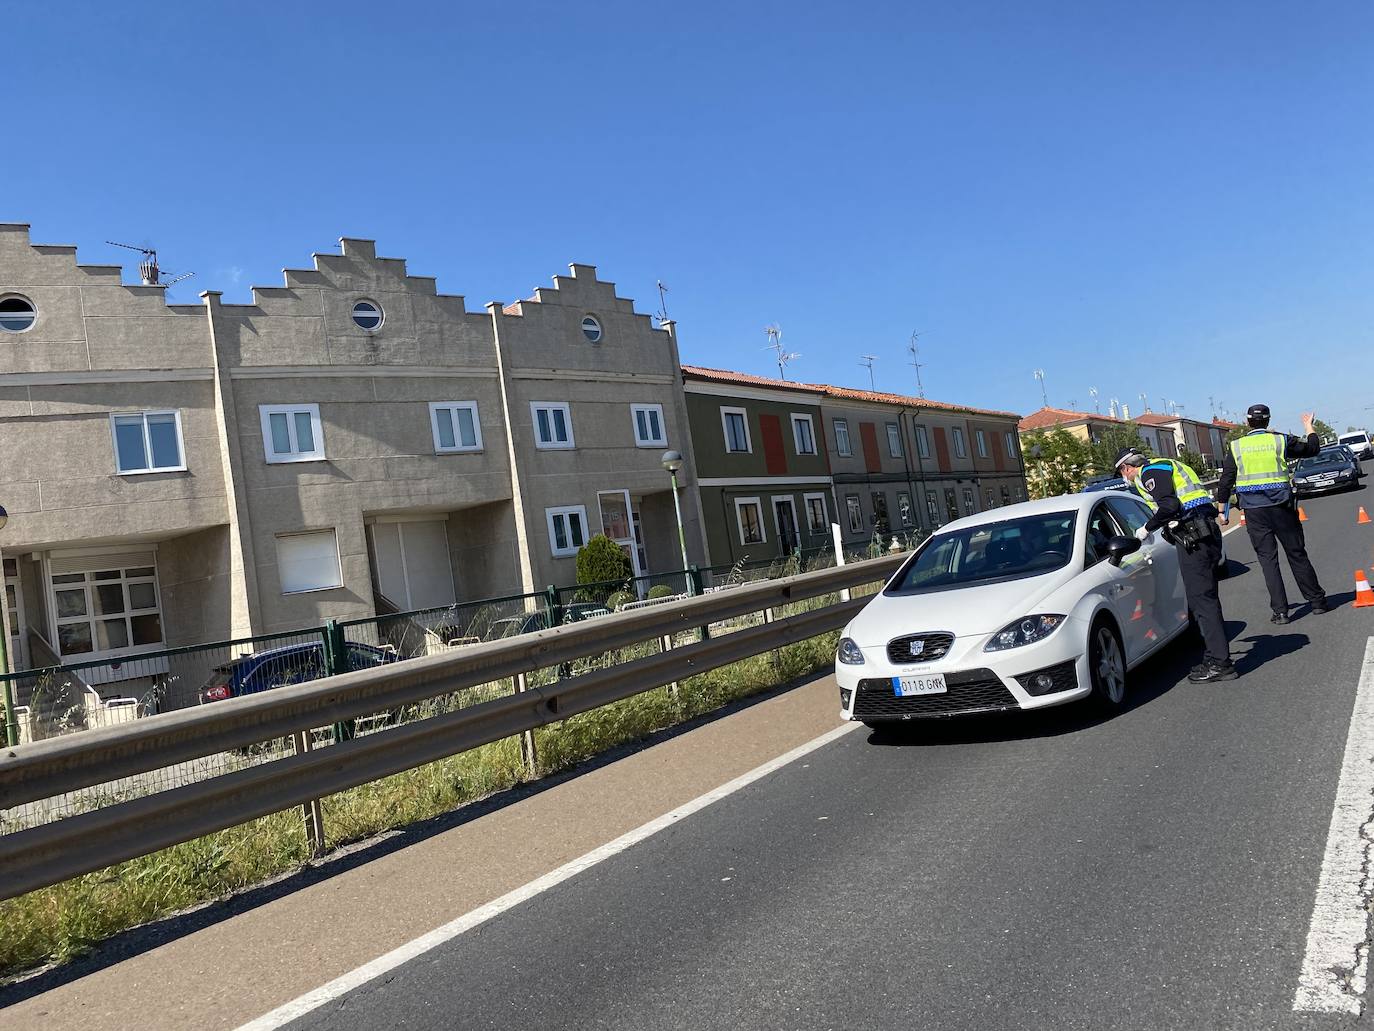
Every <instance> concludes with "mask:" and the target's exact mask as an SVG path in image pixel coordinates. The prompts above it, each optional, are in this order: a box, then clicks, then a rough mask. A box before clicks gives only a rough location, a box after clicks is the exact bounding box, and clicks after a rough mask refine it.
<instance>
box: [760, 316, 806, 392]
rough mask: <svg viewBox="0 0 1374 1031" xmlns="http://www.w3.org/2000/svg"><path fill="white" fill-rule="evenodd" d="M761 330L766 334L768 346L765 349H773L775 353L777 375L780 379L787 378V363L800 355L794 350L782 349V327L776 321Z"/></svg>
mask: <svg viewBox="0 0 1374 1031" xmlns="http://www.w3.org/2000/svg"><path fill="white" fill-rule="evenodd" d="M763 331H764V332H765V333H767V334H768V346H767V347H765V348H764V350H765V351H773V352H774V353H775V354H776V355H777V361H778V376H779V377H781V378H782V379H786V378H787V365H788V363H789V362H794V361H796V360H797V359H798V358H800V357H801V355H800V354H798V353H797V352H796V351H784V350H783V349H782V327H781V326H779V325H778V324H777V323H776V322H775V323H773V325H771V326H764V327H763Z"/></svg>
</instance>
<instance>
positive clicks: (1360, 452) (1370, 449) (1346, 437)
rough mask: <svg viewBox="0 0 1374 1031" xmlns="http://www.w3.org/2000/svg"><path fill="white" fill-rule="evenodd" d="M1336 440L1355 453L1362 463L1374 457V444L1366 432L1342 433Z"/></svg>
mask: <svg viewBox="0 0 1374 1031" xmlns="http://www.w3.org/2000/svg"><path fill="white" fill-rule="evenodd" d="M1336 440H1337V441H1338V442H1339V443H1341V444H1344V445H1345V446H1346V447H1348V448H1349V449H1350V450H1351V451H1353V452H1355V457H1356V458H1358V459H1360V460H1361V461H1363V460H1364V459H1366V458H1369V457H1370V456H1371V455H1374V443H1371V442H1370V439H1369V434H1368V433H1366V432H1365V431H1364V430H1361V431H1360V432H1358V433H1342V434H1341V435H1340V436H1339V437H1337V438H1336Z"/></svg>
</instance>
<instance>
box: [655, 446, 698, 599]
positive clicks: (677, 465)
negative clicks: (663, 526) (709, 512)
mask: <svg viewBox="0 0 1374 1031" xmlns="http://www.w3.org/2000/svg"><path fill="white" fill-rule="evenodd" d="M661 461H662V462H663V468H664V469H666V470H668V475H669V476H671V477H672V478H673V511H674V512H675V513H676V514H677V542H678V545H679V546H680V547H681V548H682V568H683V569H684V570H686V569H687V568H689V565H690V564H689V563H688V561H687V533H686V531H684V530H683V529H682V504H681V502H679V501H678V498H677V471H678V470H679V469H681V468H682V452H680V451H665V452H663V458H662V459H661ZM687 583H688V589H689V590H690V588H691V583H692V578H691V577H690V576H689V577H688V578H687Z"/></svg>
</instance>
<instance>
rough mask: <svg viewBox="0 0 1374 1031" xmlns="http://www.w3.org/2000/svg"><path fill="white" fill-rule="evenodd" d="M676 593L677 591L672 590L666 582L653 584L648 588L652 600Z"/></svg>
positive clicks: (668, 596) (669, 596)
mask: <svg viewBox="0 0 1374 1031" xmlns="http://www.w3.org/2000/svg"><path fill="white" fill-rule="evenodd" d="M676 593H677V592H676V591H674V590H673V589H672V588H671V587H669V586H668V585H667V584H654V585H653V586H652V587H650V588H649V599H650V600H653V599H654V598H671V597H672V596H673V595H674V594H676Z"/></svg>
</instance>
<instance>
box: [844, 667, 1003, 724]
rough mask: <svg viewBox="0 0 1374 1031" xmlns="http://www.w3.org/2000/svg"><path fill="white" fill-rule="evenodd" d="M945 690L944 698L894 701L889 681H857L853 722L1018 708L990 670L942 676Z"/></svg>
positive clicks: (911, 698)
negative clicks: (945, 686) (857, 687)
mask: <svg viewBox="0 0 1374 1031" xmlns="http://www.w3.org/2000/svg"><path fill="white" fill-rule="evenodd" d="M945 683H946V684H947V685H948V686H949V690H948V691H946V692H945V693H944V694H925V695H914V696H912V697H909V698H898V697H897V692H896V691H894V690H893V688H892V681H891V680H890V679H889V680H860V681H859V694H858V697H856V698H855V699H854V716H855V718H857V719H861V720H862V719H870V718H878V719H881V718H883V717H887V718H889V719H912V718H916V717H922V716H957V715H959V714H961V713H966V712H996V711H998V710H1001V709H1016V708H1019V706H1018V705H1017V702H1016V699H1015V698H1014V697H1013V696H1012V693H1011V692H1010V691H1008V690H1007V689H1006V686H1005V685H1004V684H1003V683H1002V681H1000V680H998V679H997V674H995V673H993V672H992V670H990V669H971V670H966V671H965V672H963V673H947V674H945Z"/></svg>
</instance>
